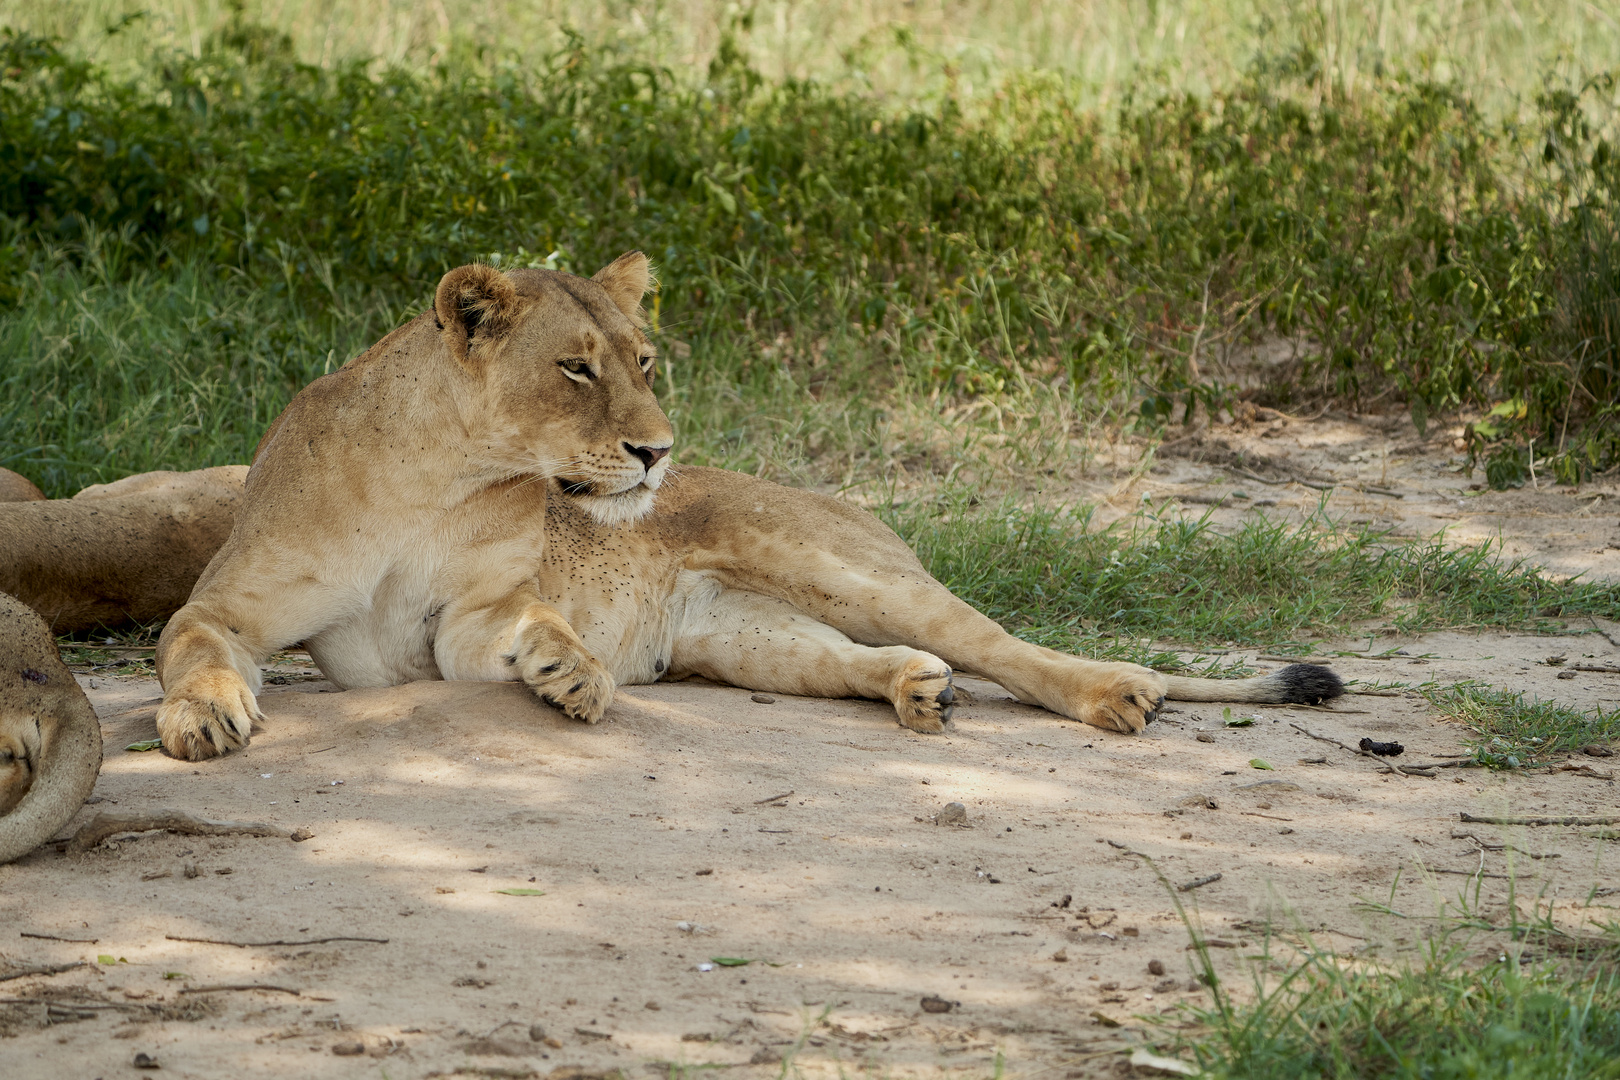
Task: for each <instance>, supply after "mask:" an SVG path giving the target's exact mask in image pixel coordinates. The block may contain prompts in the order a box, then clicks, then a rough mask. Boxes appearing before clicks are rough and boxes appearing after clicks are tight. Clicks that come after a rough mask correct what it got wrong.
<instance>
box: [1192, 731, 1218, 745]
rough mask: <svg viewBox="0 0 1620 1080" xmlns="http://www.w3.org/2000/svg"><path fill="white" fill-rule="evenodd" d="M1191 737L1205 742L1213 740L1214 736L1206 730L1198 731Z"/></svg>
mask: <svg viewBox="0 0 1620 1080" xmlns="http://www.w3.org/2000/svg"><path fill="white" fill-rule="evenodd" d="M1193 738H1195V739H1197V740H1198V741H1199V742H1205V743H1209V742H1214V741H1215V736H1213V735H1211V734H1210V733H1209V732H1207V731H1200V732H1199V733H1198V734H1197V735H1194V736H1193Z"/></svg>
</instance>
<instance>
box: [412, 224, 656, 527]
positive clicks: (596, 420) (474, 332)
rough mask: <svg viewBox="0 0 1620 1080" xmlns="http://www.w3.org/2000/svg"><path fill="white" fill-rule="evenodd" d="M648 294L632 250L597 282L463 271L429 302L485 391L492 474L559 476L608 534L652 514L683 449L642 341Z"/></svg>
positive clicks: (642, 263) (647, 274)
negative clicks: (674, 450)
mask: <svg viewBox="0 0 1620 1080" xmlns="http://www.w3.org/2000/svg"><path fill="white" fill-rule="evenodd" d="M650 284H651V271H650V269H649V267H648V265H647V257H646V256H645V255H643V254H642V253H641V252H639V251H632V252H630V253H629V254H627V255H621V256H620V257H619V258H618V259H615V260H614V261H613V262H612V263H610V264H609V265H607V266H605V267H603V268H602V269H601V270H600V271H598V272H597V273H596V275H595V276H594V277H592V278H589V279H586V278H582V277H576V276H575V275H573V274H565V273H561V272H558V271H554V270H529V269H520V270H511V271H508V272H506V273H502V272H501V271H499V270H496V269H494V268H493V267H489V266H463V267H459V268H457V269H455V270H452V271H450V272H449V273H448V274H446V275H445V276H444V278H443V280H441V281H440V282H439V288H438V291H437V292H436V293H435V295H434V299H433V310H434V316H435V317H436V319H437V321H438V325H439V334H440V336H441V339H442V340H443V341H444V343H445V345H446V347H447V348H448V349H449V350H450V353H451V355H452V356H454V358H455V359H456V361H457V362H459V363H460V364H461V365H462V366H463V367H464V368H466V369H467V370H468V371H469V372H470V373H471V374H472V375H473V376H474V377H476V378H479V379H481V380H482V381H483V386H484V393H483V394H482V395H480V400H481V401H482V402H483V405H484V415H481V416H479V417H477V418H476V419H477V427H478V435H479V437H480V441H481V442H482V443H483V444H484V445H485V448H486V453H487V454H488V455H489V457H490V459H491V461H490V463H491V464H493V465H496V466H498V467H501V468H508V469H510V470H511V471H512V473H513V474H514V475H523V474H528V475H539V476H545V477H555V478H556V479H557V480H558V482H559V484H560V487H561V490H562V492H563V493H564V495H565V496H567V497H569V498H571V499H574V500H576V501H577V502H578V503H579V504H580V506H581V507H582V508H583V509H584V510H586V511H587V512H589V513H590V514H591V516H593V517H595V518H597V519H598V520H599V521H603V522H606V523H608V524H618V523H620V522H624V521H633V520H635V519H636V518H638V517H640V516H642V515H643V514H645V513H646V512H647V511H648V510H650V509H652V504H653V498H654V492H656V491H657V490H658V485H659V484H661V483H663V480H664V476H665V474H666V473H667V472H668V470H669V451H670V447H671V446H672V445H673V443H674V441H675V433H674V431H673V429H671V427H670V425H669V418H668V417H666V416H665V415H664V412H663V410H662V409H660V408H659V407H658V401H657V399H656V398H654V397H653V392H652V384H653V374H654V366H655V363H656V360H657V354H656V353H655V351H654V350H653V347H652V343H651V342H649V341H648V340H647V337H646V335H645V334H643V333H642V332H641V328H642V326H643V325H645V323H644V318H643V315H642V311H641V298H642V296H643V295H644V294H645V293H646V291H647V289H648V287H649V285H650Z"/></svg>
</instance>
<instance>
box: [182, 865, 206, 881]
mask: <svg viewBox="0 0 1620 1080" xmlns="http://www.w3.org/2000/svg"><path fill="white" fill-rule="evenodd" d="M183 873H184V874H185V875H186V877H188V878H194V877H201V876H202V868H201V867H200V866H198V865H197V864H196V863H194V862H188V863H186V868H185V870H184V871H183Z"/></svg>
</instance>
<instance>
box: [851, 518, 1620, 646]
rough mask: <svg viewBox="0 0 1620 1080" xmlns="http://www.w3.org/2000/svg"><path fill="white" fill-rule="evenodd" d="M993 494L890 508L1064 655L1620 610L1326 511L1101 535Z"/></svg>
mask: <svg viewBox="0 0 1620 1080" xmlns="http://www.w3.org/2000/svg"><path fill="white" fill-rule="evenodd" d="M980 498H981V497H980V495H978V494H977V493H976V492H975V491H973V490H971V489H969V488H966V487H962V486H954V487H951V488H947V489H945V490H944V491H942V492H941V493H939V494H937V495H935V496H933V497H931V498H928V499H922V500H912V501H908V502H902V501H896V502H894V503H892V504H891V505H889V506H887V507H885V508H883V509H881V510H880V514H881V515H882V516H883V517H884V518H885V520H886V521H888V523H889V524H890V525H891V526H892V527H894V528H895V530H896V531H897V532H899V533H900V535H901V536H902V537H904V538H905V539H906V540H907V542H908V543H910V544H911V545H912V546H913V547H914V548H915V549H916V551H917V553H918V555H919V556H920V557H921V558H922V560H923V564H924V565H925V566H927V567H928V568H929V570H930V571H931V572H932V573H933V574H934V575H935V576H936V577H938V578H939V579H940V580H941V581H943V582H944V583H945V584H947V585H948V586H950V588H951V589H952V590H953V591H954V592H956V594H957V595H959V596H961V597H963V598H964V599H966V600H968V601H969V602H970V603H972V604H973V605H974V606H976V607H978V608H979V609H980V610H982V611H984V612H985V613H987V614H988V615H990V616H991V618H994V619H996V620H997V621H998V622H1001V623H1002V624H1004V625H1006V626H1007V627H1009V628H1010V629H1012V630H1013V631H1014V632H1015V633H1017V634H1018V635H1019V636H1020V637H1023V638H1025V639H1027V640H1030V641H1033V642H1036V643H1038V644H1042V645H1047V646H1050V647H1052V648H1057V649H1063V650H1066V651H1079V652H1086V653H1092V654H1098V655H1103V654H1106V655H1110V656H1113V655H1120V654H1121V651H1122V650H1123V651H1124V654H1126V655H1133V658H1137V659H1140V658H1141V657H1142V654H1143V651H1144V642H1143V639H1149V640H1153V641H1159V642H1186V643H1192V644H1209V643H1224V642H1234V643H1240V644H1243V645H1262V646H1273V647H1277V646H1293V647H1294V648H1295V649H1296V650H1297V651H1303V649H1300V648H1299V645H1300V643H1301V642H1302V641H1303V640H1304V639H1306V638H1309V637H1316V638H1322V637H1328V636H1332V635H1335V634H1342V633H1345V632H1347V631H1348V630H1350V629H1351V628H1352V627H1353V626H1356V625H1358V624H1363V623H1365V622H1366V621H1368V620H1385V621H1387V622H1388V623H1389V624H1391V625H1393V626H1394V627H1395V628H1396V629H1398V630H1400V631H1401V632H1403V633H1417V632H1421V631H1424V630H1433V629H1439V628H1442V627H1444V628H1483V627H1502V628H1515V629H1522V628H1530V629H1535V628H1538V627H1541V628H1546V627H1549V626H1551V625H1554V624H1555V623H1556V620H1560V619H1564V618H1569V617H1572V616H1576V615H1581V614H1598V613H1602V612H1604V611H1612V610H1614V609H1615V607H1616V606H1617V605H1620V584H1589V583H1581V582H1565V583H1559V582H1553V581H1550V580H1548V579H1547V578H1545V577H1543V576H1542V575H1541V574H1539V573H1538V572H1537V570H1536V568H1535V567H1533V566H1530V565H1528V564H1526V563H1523V562H1502V561H1499V560H1497V559H1494V558H1493V557H1492V554H1493V553H1492V551H1491V550H1490V549H1489V548H1485V547H1480V548H1465V549H1455V548H1449V549H1448V548H1446V547H1445V546H1444V545H1443V544H1441V543H1440V542H1439V541H1438V540H1428V541H1411V542H1402V541H1396V540H1393V539H1391V538H1390V537H1389V536H1388V535H1387V534H1384V533H1380V532H1377V531H1373V530H1367V529H1358V528H1349V527H1344V526H1341V525H1338V524H1335V523H1334V522H1333V521H1331V520H1330V519H1328V518H1327V517H1326V516H1325V515H1322V514H1318V515H1316V516H1314V517H1312V518H1311V519H1310V520H1307V521H1305V522H1303V523H1301V524H1298V525H1293V524H1289V523H1287V522H1282V521H1270V520H1265V519H1263V518H1260V517H1258V516H1255V517H1251V518H1250V519H1248V520H1246V521H1245V522H1244V523H1243V524H1242V525H1241V526H1239V527H1238V528H1237V529H1236V530H1235V531H1232V532H1221V531H1218V530H1217V529H1216V528H1215V527H1214V526H1213V524H1212V523H1211V521H1210V519H1209V518H1208V517H1207V516H1206V517H1204V518H1198V519H1189V518H1183V517H1181V516H1179V515H1155V514H1151V513H1143V514H1142V515H1140V516H1138V517H1135V518H1132V519H1127V520H1125V521H1122V522H1116V523H1115V524H1113V525H1110V526H1108V527H1107V528H1097V527H1095V526H1094V522H1093V511H1092V509H1091V508H1090V507H1087V506H1074V507H1068V508H1060V507H1050V506H1033V507H1030V506H1023V505H1020V504H1019V503H1017V502H1015V501H1014V500H1012V499H1011V498H1002V499H997V500H995V501H984V502H981V501H980ZM1557 625H1561V624H1557ZM1133 649H1134V650H1135V653H1134V654H1133V653H1132V650H1133ZM1151 660H1152V662H1158V663H1166V659H1165V658H1164V656H1162V655H1161V656H1155V657H1151ZM1169 662H1170V663H1173V662H1174V661H1173V659H1171V660H1170V661H1169Z"/></svg>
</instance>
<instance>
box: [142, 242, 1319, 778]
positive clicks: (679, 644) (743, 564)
mask: <svg viewBox="0 0 1620 1080" xmlns="http://www.w3.org/2000/svg"><path fill="white" fill-rule="evenodd" d="M649 280H650V275H649V269H648V266H647V261H646V259H645V257H644V256H642V255H641V254H640V253H639V252H633V253H630V254H628V255H624V256H622V257H620V258H619V259H618V260H616V261H615V262H614V263H612V264H611V265H610V266H608V267H606V268H604V269H603V270H601V271H600V272H598V273H597V274H596V276H595V277H594V278H592V279H590V280H586V279H583V278H579V277H575V276H573V275H569V274H564V273H557V272H552V271H544V270H515V271H511V272H509V273H505V274H502V273H499V272H497V271H495V270H493V269H491V268H489V267H482V266H466V267H461V268H460V269H457V270H453V271H451V272H450V273H449V274H447V275H445V277H444V279H443V281H441V282H440V285H439V287H438V290H437V292H436V294H435V297H434V304H433V309H432V310H431V311H429V312H427V313H424V314H423V315H421V316H419V317H418V318H416V319H415V320H413V321H412V322H410V323H409V324H407V325H405V326H403V327H401V328H400V329H398V330H396V331H394V332H393V333H391V334H389V335H388V336H387V337H385V338H384V339H383V340H382V341H380V342H378V343H377V344H376V345H375V346H373V347H372V348H371V350H369V351H368V352H367V353H366V354H365V355H363V356H361V357H360V358H358V359H356V360H354V361H352V362H351V363H349V364H348V365H346V366H345V367H343V368H342V369H341V370H339V371H337V372H334V373H332V374H331V375H328V376H325V377H324V378H321V379H318V380H316V381H315V382H314V383H312V384H311V385H310V386H309V387H307V388H306V389H305V390H304V391H303V392H302V393H300V394H299V395H298V396H297V397H296V398H294V399H293V401H292V403H291V404H290V405H288V407H287V409H286V411H285V412H283V413H282V415H281V416H280V417H279V418H278V419H277V421H276V423H275V424H274V425H273V426H272V428H271V430H270V431H269V433H268V434H267V435H266V436H265V438H264V440H263V442H261V444H260V447H259V450H258V452H257V454H256V455H255V460H254V463H253V466H252V469H251V470H250V472H249V473H248V477H247V487H246V496H245V499H244V502H243V506H242V509H241V511H240V513H239V515H238V517H237V520H236V522H235V526H234V528H233V530H232V532H231V535H230V538H229V539H228V540H227V541H226V543H225V545H224V547H223V548H221V549H220V551H219V552H218V554H217V555H215V557H214V559H213V561H212V562H211V563H210V564H209V565H208V568H207V569H206V570H205V571H204V573H203V575H202V577H201V579H200V580H199V581H198V583H197V586H196V589H195V590H194V591H193V593H192V597H191V601H190V602H189V603H188V604H187V605H186V606H185V607H184V608H182V609H181V610H180V612H179V613H178V614H177V615H175V617H174V618H173V619H172V620H171V621H170V622H169V624H168V627H167V628H166V629H165V630H164V632H163V636H162V639H161V641H160V643H159V648H158V657H157V663H158V673H159V676H160V678H161V679H162V681H163V685H164V688H165V697H164V700H163V704H162V706H161V707H160V708H159V711H158V732H159V734H160V735H161V736H162V739H163V743H164V746H165V747H166V748H167V749H168V750H169V752H170V753H172V754H175V755H176V756H179V757H183V758H190V759H197V758H204V757H209V756H212V755H214V754H219V753H223V752H225V751H227V750H230V749H234V748H237V747H240V746H242V745H244V744H245V743H246V742H247V741H248V737H249V734H250V731H251V728H252V724H253V721H254V719H256V718H257V717H258V715H259V713H258V708H257V704H256V699H255V694H256V693H257V691H258V689H259V668H258V665H259V663H260V662H261V661H263V660H264V658H265V657H267V656H268V655H269V654H270V653H271V652H272V651H274V650H276V649H278V648H284V647H286V646H287V645H290V644H293V643H295V642H299V641H304V642H306V643H307V644H308V647H309V650H310V653H311V655H312V656H313V657H314V659H315V661H316V662H317V663H318V664H319V665H320V667H321V669H322V671H324V672H325V673H326V675H327V676H328V677H329V678H330V679H331V680H332V681H333V682H335V683H337V684H339V685H341V686H350V687H353V686H383V685H391V684H396V683H401V682H406V681H409V680H413V679H433V678H443V679H482V680H515V679H521V680H522V681H523V682H525V683H526V684H528V685H529V686H530V687H531V688H532V689H533V690H534V692H535V693H536V694H537V695H539V696H540V697H541V698H543V699H544V700H546V701H549V702H552V703H553V704H556V705H557V706H559V707H561V708H562V709H563V710H564V711H565V712H567V713H568V714H569V715H571V716H574V717H576V718H578V719H581V720H585V721H590V722H594V721H596V720H599V719H600V718H601V717H602V714H603V712H604V710H605V709H606V708H607V707H608V705H609V703H610V702H611V700H612V695H613V689H614V687H615V686H616V685H618V684H633V683H645V682H651V681H654V680H657V679H659V678H680V677H683V676H687V675H703V676H706V677H708V678H711V679H714V680H716V681H720V682H725V683H730V684H733V685H736V686H742V687H746V688H750V689H757V690H768V691H778V692H782V693H793V694H807V695H815V696H822V697H865V698H881V699H885V700H888V701H890V702H892V703H893V704H894V707H895V711H896V713H897V714H898V716H899V720H900V722H901V723H902V724H904V725H905V726H907V727H909V728H912V729H913V730H916V731H924V732H937V731H940V730H942V729H943V727H944V725H945V723H946V721H948V720H949V719H950V715H951V707H952V701H953V698H954V691H953V690H952V686H951V674H952V670H953V668H954V669H958V670H966V671H972V672H975V673H978V674H982V675H984V676H986V677H988V678H990V679H993V680H995V681H996V682H998V683H1000V684H1001V685H1003V686H1005V687H1006V688H1007V689H1009V690H1011V691H1012V692H1013V693H1014V694H1016V695H1017V696H1018V697H1019V698H1020V699H1021V700H1023V701H1026V702H1030V703H1032V704H1037V705H1040V706H1043V707H1045V708H1047V709H1050V710H1052V711H1053V712H1056V713H1059V714H1061V715H1064V716H1067V717H1071V718H1073V719H1076V720H1081V721H1084V722H1085V723H1087V724H1091V725H1094V726H1096V727H1100V728H1106V729H1109V730H1113V731H1120V732H1135V731H1140V730H1141V729H1142V728H1143V726H1144V725H1146V724H1147V723H1148V722H1149V721H1151V720H1152V719H1153V718H1154V716H1155V713H1156V711H1157V710H1158V709H1159V707H1160V706H1161V704H1162V703H1163V701H1164V699H1165V698H1166V697H1167V696H1168V697H1173V698H1179V699H1183V700H1199V701H1220V700H1226V701H1233V700H1237V701H1270V702H1282V701H1305V702H1315V701H1320V700H1322V699H1324V698H1329V697H1333V696H1336V695H1337V694H1339V693H1341V692H1342V686H1341V685H1340V683H1339V681H1338V679H1337V678H1336V677H1335V676H1334V675H1333V674H1332V673H1331V672H1329V671H1327V669H1325V668H1320V667H1312V666H1309V665H1294V666H1291V667H1289V668H1286V669H1284V670H1283V671H1281V672H1278V673H1277V674H1275V675H1271V676H1267V677H1265V678H1259V679H1249V680H1241V681H1221V680H1208V679H1186V678H1175V677H1166V676H1163V675H1160V674H1158V673H1157V672H1154V671H1151V670H1149V669H1147V668H1144V667H1139V666H1137V665H1134V664H1113V663H1096V662H1092V661H1087V660H1082V659H1079V658H1077V657H1073V656H1066V655H1063V654H1061V653H1057V652H1053V651H1052V650H1050V649H1043V648H1040V647H1038V646H1035V645H1031V644H1028V643H1027V642H1024V641H1020V640H1019V639H1017V638H1015V637H1013V636H1011V635H1010V634H1008V633H1006V632H1005V631H1004V630H1003V629H1002V628H1001V627H1000V626H998V625H996V623H994V622H993V621H991V620H990V619H989V618H987V617H985V616H984V615H982V614H980V613H979V612H977V611H975V610H974V609H973V608H972V607H970V606H969V605H967V604H966V603H964V602H962V601H961V600H959V599H957V598H956V597H955V596H953V595H951V593H950V591H949V590H948V589H946V588H945V587H944V586H943V585H941V584H940V583H939V582H938V581H935V580H934V579H933V578H932V577H931V576H930V575H929V574H928V572H927V571H926V570H925V569H924V568H923V566H922V564H921V563H920V562H918V560H917V558H916V556H915V555H914V554H913V553H912V551H911V550H910V549H909V548H908V547H907V546H906V545H905V543H904V542H903V541H901V540H900V539H899V537H897V536H896V535H895V534H894V533H893V532H891V531H890V530H889V529H888V528H886V527H885V526H884V525H882V524H881V523H880V522H879V521H878V520H877V519H876V518H874V517H872V516H871V515H870V514H868V513H865V512H864V511H861V510H858V509H855V508H853V507H851V506H848V505H846V504H844V503H841V502H838V501H837V500H834V499H830V498H827V497H825V496H822V495H818V494H814V493H811V492H805V491H799V490H793V489H789V488H783V487H779V486H777V485H775V484H771V483H767V482H765V481H761V480H758V479H755V478H753V477H749V476H744V475H741V474H738V473H732V472H726V471H723V470H719V469H700V468H690V469H672V468H671V466H670V462H669V458H668V454H669V450H670V447H671V445H672V441H673V434H672V431H671V428H670V425H669V422H668V420H667V418H666V417H665V416H664V414H663V412H662V410H660V409H659V407H658V404H657V402H656V400H655V399H654V397H653V393H652V389H651V387H652V382H653V364H654V354H653V350H652V348H651V346H650V344H649V343H648V341H647V339H646V337H645V336H644V335H643V334H642V333H641V329H640V326H641V309H640V302H641V297H642V296H643V294H644V293H645V291H646V289H647V287H648V284H649ZM666 480H668V481H671V482H670V483H669V484H667V485H665V481H666ZM661 487H662V491H660V488H661ZM655 496H656V502H655Z"/></svg>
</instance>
